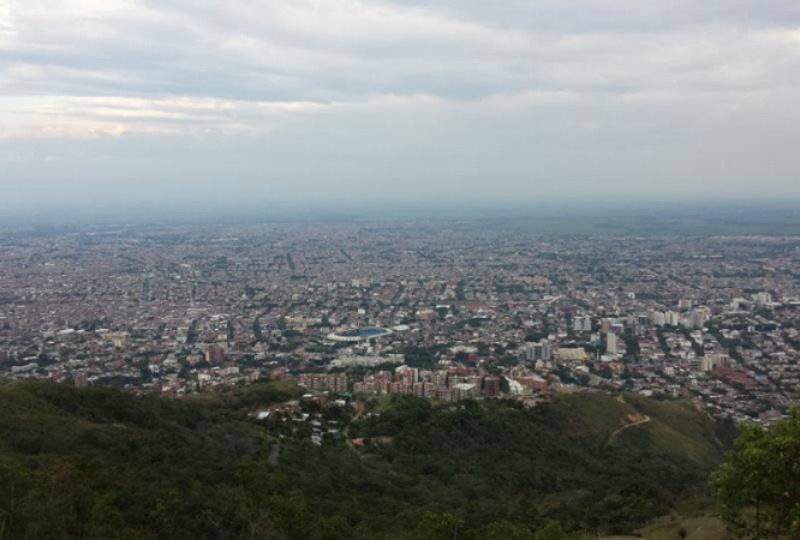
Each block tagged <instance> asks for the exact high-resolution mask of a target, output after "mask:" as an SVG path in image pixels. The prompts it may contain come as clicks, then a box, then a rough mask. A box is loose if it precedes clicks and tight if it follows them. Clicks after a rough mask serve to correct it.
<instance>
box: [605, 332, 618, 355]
mask: <svg viewBox="0 0 800 540" xmlns="http://www.w3.org/2000/svg"><path fill="white" fill-rule="evenodd" d="M606 354H617V335H616V334H615V333H614V332H609V333H608V334H606Z"/></svg>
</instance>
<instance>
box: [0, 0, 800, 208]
mask: <svg viewBox="0 0 800 540" xmlns="http://www.w3.org/2000/svg"><path fill="white" fill-rule="evenodd" d="M799 24H800V6H798V4H797V3H796V2H788V1H766V2H763V1H762V2H756V1H738V2H729V1H722V0H709V1H705V2H694V1H688V0H681V1H666V0H657V1H651V2H640V1H634V0H594V1H582V2H568V3H567V2H555V1H545V2H521V1H520V2H518V1H512V2H503V3H499V4H498V3H494V2H478V1H472V0H470V1H466V2H464V1H461V2H454V1H449V0H433V1H430V2H413V1H394V2H392V1H376V0H346V1H345V0H342V1H335V2H321V1H311V0H299V1H295V2H283V1H272V0H265V1H260V2H248V1H244V0H232V1H230V2H226V3H225V4H224V7H223V6H222V5H219V4H218V3H215V2H208V1H201V2H191V3H190V2H184V1H178V0H171V1H166V2H164V1H159V2H154V1H142V2H136V1H132V0H103V1H98V0H68V1H65V2H59V3H56V4H49V3H43V2H29V1H23V0H7V1H5V2H3V3H2V4H1V5H0V169H2V172H1V173H0V188H2V190H3V196H2V200H0V207H1V208H2V209H3V211H4V213H6V214H7V215H9V214H13V215H25V214H26V213H30V212H32V213H39V214H41V213H43V212H48V211H51V210H54V209H59V208H61V209H64V208H71V209H72V208H74V209H84V210H93V211H97V212H99V211H101V210H104V211H106V212H108V211H109V209H111V211H112V212H113V211H116V210H119V209H123V208H127V209H131V208H142V209H148V208H151V209H154V208H155V209H166V208H182V209H187V208H192V207H202V208H223V207H224V208H226V209H232V210H234V211H235V209H236V208H237V205H241V204H243V203H247V204H250V205H258V204H272V205H282V204H288V203H292V204H300V203H306V202H312V203H314V204H317V205H331V206H336V205H337V204H345V203H346V204H355V205H358V204H365V203H370V204H371V203H384V204H388V203H392V204H394V203H417V202H420V201H425V202H437V203H473V204H474V203H484V202H492V203H507V202H509V201H513V202H514V203H517V204H526V203H528V202H531V203H532V202H541V201H560V202H565V201H566V202H570V201H578V200H581V201H598V200H599V201H617V200H627V201H631V200H632V201H637V200H638V201H698V200H702V201H711V200H715V199H718V198H724V199H733V200H776V199H780V200H786V199H794V200H796V199H797V198H798V197H800V182H798V180H797V170H798V166H799V165H800V158H798V153H797V151H796V148H797V146H798V142H800V137H798V135H799V134H800V133H799V132H798V130H800V113H799V112H798V110H799V109H798V107H797V106H796V104H797V102H798V98H800V90H799V88H800V87H799V86H798V83H800V30H798V25H799ZM90 213H91V212H90Z"/></svg>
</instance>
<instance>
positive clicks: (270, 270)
mask: <svg viewBox="0 0 800 540" xmlns="http://www.w3.org/2000/svg"><path fill="white" fill-rule="evenodd" d="M799 329H800V239H798V238H797V237H780V236H764V237H755V236H742V237H735V236H702V235H698V236H691V237H687V236H681V237H667V236H664V237H661V236H645V237H634V236H620V235H605V236H603V235H598V236H592V235H585V236H577V235H551V236H540V235H537V234H535V233H530V232H527V231H524V230H514V229H500V228H497V229H495V228H493V227H482V226H481V225H480V224H479V223H458V222H451V223H437V222H429V223H403V222H398V223H323V224H270V225H236V226H194V227H188V226H185V227H184V226H164V227H133V226H131V227H120V228H112V229H107V230H106V229H95V230H84V231H71V232H63V231H62V232H41V231H39V232H24V233H16V234H8V235H4V236H3V237H2V238H0V373H1V374H2V376H3V377H7V378H13V379H26V378H36V379H51V380H54V381H63V382H66V383H71V384H74V385H76V386H87V385H116V386H120V387H124V388H126V389H128V390H130V391H131V392H153V393H159V394H162V395H165V396H175V397H179V396H183V395H187V394H192V393H196V392H199V391H214V390H216V389H221V388H226V387H229V386H232V385H242V384H248V383H251V382H253V381H257V380H259V379H273V380H274V379H291V380H295V381H297V382H298V384H300V385H301V386H303V387H304V388H305V389H306V390H307V392H308V394H307V395H306V396H305V398H306V399H311V400H317V401H326V400H331V402H332V403H333V402H341V401H343V400H349V399H352V397H353V396H357V397H361V396H363V397H365V396H369V395H386V394H413V395H416V396H418V397H422V398H427V399H430V400H436V401H444V402H448V401H458V400H464V399H496V398H501V397H502V398H506V399H513V400H518V401H520V402H522V403H523V404H525V405H526V406H535V405H536V404H537V403H539V402H541V401H542V400H547V399H549V398H550V396H552V395H554V394H556V393H566V392H586V391H608V392H634V393H638V394H642V395H645V396H654V397H659V396H663V397H667V398H668V397H675V398H682V399H689V400H692V401H693V402H695V403H696V404H697V405H698V406H700V407H702V408H703V409H705V410H707V411H709V412H710V413H711V414H712V415H714V416H716V417H719V418H729V419H732V420H735V421H751V422H760V423H765V424H769V423H771V422H773V421H774V420H775V419H778V418H780V417H781V416H783V415H785V414H786V413H787V411H788V409H789V407H790V406H792V405H793V404H797V403H798V389H800V386H799V385H798V383H799V382H800V365H798V359H800V334H799V332H798V330H799ZM265 414H268V413H265Z"/></svg>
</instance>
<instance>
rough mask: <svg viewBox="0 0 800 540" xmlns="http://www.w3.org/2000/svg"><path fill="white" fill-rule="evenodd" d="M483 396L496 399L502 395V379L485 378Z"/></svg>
mask: <svg viewBox="0 0 800 540" xmlns="http://www.w3.org/2000/svg"><path fill="white" fill-rule="evenodd" d="M483 395H484V396H486V397H495V396H499V395H500V377H484V379H483Z"/></svg>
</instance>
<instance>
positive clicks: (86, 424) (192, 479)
mask: <svg viewBox="0 0 800 540" xmlns="http://www.w3.org/2000/svg"><path fill="white" fill-rule="evenodd" d="M297 395H298V391H297V388H296V387H293V386H292V385H287V384H285V383H277V384H276V383H265V384H257V385H252V386H250V387H246V388H242V389H239V390H235V391H231V392H228V393H226V394H223V395H211V396H205V397H200V398H194V399H181V400H167V399H161V398H157V397H135V396H131V395H128V394H125V393H122V392H119V391H116V390H112V389H102V388H93V389H88V390H78V389H75V388H72V387H68V386H63V385H56V384H49V383H22V384H20V383H16V384H6V385H1V386H0V538H59V539H62V538H131V539H133V538H137V539H138V538H170V539H173V538H174V539H180V538H192V539H195V538H208V539H217V538H225V539H234V538H235V539H238V538H270V539H283V538H286V539H301V538H313V539H324V538H331V539H333V538H389V539H412V538H437V537H442V538H452V537H453V532H454V530H456V529H457V535H458V538H461V539H470V538H476V539H477V538H521V539H524V538H535V537H536V536H535V534H536V531H538V533H539V535H540V537H544V536H543V535H544V534H547V535H550V533H552V536H549V537H553V538H557V537H558V536H557V535H558V529H559V528H563V529H565V530H568V531H580V532H585V533H592V534H594V536H595V537H596V535H597V533H598V532H601V533H609V534H610V533H622V532H630V531H632V530H634V529H635V528H636V527H638V526H640V525H642V524H644V523H646V522H648V521H649V520H651V519H652V518H654V517H657V516H659V515H663V514H666V513H668V512H669V511H670V509H671V508H673V507H674V505H675V504H676V502H678V501H679V500H682V499H685V498H687V497H690V496H696V495H697V494H702V493H703V491H704V490H705V486H706V484H707V478H708V474H709V472H710V471H711V470H712V469H713V468H714V467H715V466H716V465H717V464H719V462H720V461H721V460H722V456H723V452H724V450H725V448H726V446H727V445H728V444H729V442H730V438H731V436H732V430H730V429H729V428H726V427H723V426H720V425H719V424H717V423H715V422H713V421H712V420H711V419H710V418H708V417H707V416H706V415H705V414H703V413H701V412H699V411H697V410H696V409H694V408H693V407H692V406H691V405H688V404H682V403H677V402H656V401H649V400H645V399H643V398H638V397H635V396H624V397H619V398H612V397H607V396H603V395H598V394H581V395H573V396H565V397H562V398H559V399H557V400H555V401H554V402H553V403H551V404H546V405H541V406H539V407H536V408H534V409H530V410H528V409H523V408H520V407H518V406H516V405H513V404H511V403H506V402H492V403H488V402H487V403H475V402H467V403H463V404H459V405H448V406H441V407H433V406H431V405H430V404H429V403H428V402H426V401H423V400H418V399H414V398H410V397H404V398H395V399H392V400H387V401H383V402H380V403H378V404H376V405H375V409H374V413H373V414H371V415H368V416H366V417H364V418H363V419H361V420H359V421H357V422H353V424H352V426H351V427H350V433H349V436H350V437H362V438H364V439H365V442H366V444H365V445H364V446H363V447H360V448H356V447H353V446H350V445H348V444H346V443H345V442H344V441H342V440H335V439H332V438H330V439H329V438H328V437H326V438H325V442H324V444H323V445H322V446H315V445H313V444H311V442H310V441H309V440H308V433H307V431H306V430H305V429H304V428H303V426H301V425H300V424H299V423H297V422H292V421H291V420H287V421H283V422H282V421H281V420H280V419H279V418H275V419H273V420H272V421H271V422H268V423H263V422H257V421H256V420H254V419H252V417H251V416H249V415H248V413H250V412H252V411H254V410H256V409H257V408H258V407H259V406H261V405H265V404H268V403H274V402H279V401H284V400H287V399H290V398H293V397H296V396H297ZM309 412H312V413H314V412H315V411H314V410H313V409H310V410H309ZM319 412H320V413H321V414H322V415H323V417H324V416H325V415H327V414H335V415H336V417H337V418H338V419H339V421H341V422H347V420H348V418H349V415H348V414H343V412H342V411H333V412H330V413H327V412H325V411H324V410H323V411H319ZM626 426H630V427H627V428H626ZM621 428H622V429H621ZM278 444H279V445H280V449H279V450H280V452H278V449H277V448H276V447H275V445H278ZM276 458H277V459H276ZM554 522H557V523H558V524H559V525H558V526H556V525H555V524H554Z"/></svg>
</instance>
